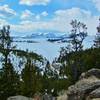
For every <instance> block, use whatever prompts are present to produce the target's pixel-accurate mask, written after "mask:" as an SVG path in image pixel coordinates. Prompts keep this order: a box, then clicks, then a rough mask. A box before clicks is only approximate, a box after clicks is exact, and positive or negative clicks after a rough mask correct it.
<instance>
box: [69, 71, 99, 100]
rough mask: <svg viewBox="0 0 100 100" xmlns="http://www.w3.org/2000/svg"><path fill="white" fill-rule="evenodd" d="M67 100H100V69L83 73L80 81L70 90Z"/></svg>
mask: <svg viewBox="0 0 100 100" xmlns="http://www.w3.org/2000/svg"><path fill="white" fill-rule="evenodd" d="M67 96H68V98H67V100H95V98H96V99H97V98H99V100H100V69H91V70H89V71H88V72H86V73H83V74H82V75H81V77H80V80H79V81H78V82H76V84H75V85H72V86H70V87H69V88H68V91H67Z"/></svg>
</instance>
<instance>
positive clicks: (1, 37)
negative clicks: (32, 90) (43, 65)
mask: <svg viewBox="0 0 100 100" xmlns="http://www.w3.org/2000/svg"><path fill="white" fill-rule="evenodd" d="M13 49H14V46H12V38H11V37H10V26H4V27H3V28H2V29H1V30H0V53H1V55H2V56H1V58H2V68H1V76H0V89H1V92H0V98H2V100H6V99H7V97H9V96H12V95H16V94H17V93H18V89H19V88H18V86H19V76H18V74H17V73H16V71H15V70H14V67H13V65H12V63H11V60H10V54H12V53H13V51H12V50H13Z"/></svg>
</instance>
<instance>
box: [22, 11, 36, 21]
mask: <svg viewBox="0 0 100 100" xmlns="http://www.w3.org/2000/svg"><path fill="white" fill-rule="evenodd" d="M33 16H34V13H32V12H31V11H30V10H25V11H23V12H22V15H21V19H22V20H25V19H32V17H33Z"/></svg>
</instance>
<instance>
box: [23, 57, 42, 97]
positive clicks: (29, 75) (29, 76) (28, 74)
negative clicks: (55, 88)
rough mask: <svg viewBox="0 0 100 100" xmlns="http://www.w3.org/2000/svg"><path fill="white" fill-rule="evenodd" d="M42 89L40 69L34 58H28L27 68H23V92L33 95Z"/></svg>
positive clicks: (29, 95) (26, 94)
mask: <svg viewBox="0 0 100 100" xmlns="http://www.w3.org/2000/svg"><path fill="white" fill-rule="evenodd" d="M41 89H42V83H41V73H40V70H39V68H38V67H37V66H36V65H35V64H33V62H32V60H31V59H30V58H28V59H27V63H26V64H25V68H24V69H23V70H22V93H23V95H25V96H28V97H33V95H34V94H35V93H36V92H41Z"/></svg>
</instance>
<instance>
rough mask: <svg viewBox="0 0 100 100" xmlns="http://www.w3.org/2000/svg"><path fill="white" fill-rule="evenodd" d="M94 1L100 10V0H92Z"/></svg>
mask: <svg viewBox="0 0 100 100" xmlns="http://www.w3.org/2000/svg"><path fill="white" fill-rule="evenodd" d="M92 2H93V3H94V4H95V7H96V8H97V9H98V11H100V0H92Z"/></svg>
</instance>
